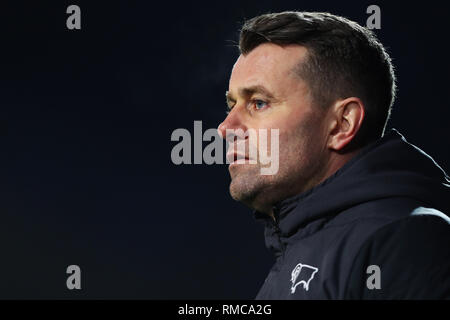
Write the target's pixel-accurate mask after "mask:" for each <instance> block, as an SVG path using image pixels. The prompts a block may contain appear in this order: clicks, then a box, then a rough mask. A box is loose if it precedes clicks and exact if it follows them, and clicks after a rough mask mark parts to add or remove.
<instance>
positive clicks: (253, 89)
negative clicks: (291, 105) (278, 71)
mask: <svg viewBox="0 0 450 320" xmlns="http://www.w3.org/2000/svg"><path fill="white" fill-rule="evenodd" d="M255 93H259V94H262V95H264V96H266V97H268V98H272V99H273V98H274V95H273V94H272V93H271V92H270V91H269V90H268V89H267V88H266V87H264V86H262V85H255V86H250V87H247V88H240V89H239V95H241V96H244V97H250V96H252V95H254V94H255Z"/></svg>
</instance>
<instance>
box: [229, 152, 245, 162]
mask: <svg viewBox="0 0 450 320" xmlns="http://www.w3.org/2000/svg"><path fill="white" fill-rule="evenodd" d="M227 161H228V162H229V163H230V164H232V163H248V161H249V157H248V156H246V155H243V154H241V153H237V152H228V153H227Z"/></svg>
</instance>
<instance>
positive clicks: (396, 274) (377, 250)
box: [345, 207, 450, 299]
mask: <svg viewBox="0 0 450 320" xmlns="http://www.w3.org/2000/svg"><path fill="white" fill-rule="evenodd" d="M449 244H450V219H449V217H448V216H447V215H446V214H444V213H443V212H441V211H439V210H436V209H434V208H426V207H417V208H415V209H414V210H412V211H411V212H410V214H409V215H408V216H406V217H403V218H400V219H396V220H394V221H392V222H390V223H387V224H385V225H384V226H382V227H381V228H379V229H378V230H376V231H375V232H373V233H371V234H370V235H369V236H368V238H367V239H366V240H365V241H364V243H363V245H362V246H361V248H360V250H359V252H358V253H357V255H356V256H355V259H354V261H353V265H352V268H351V271H350V276H349V280H348V282H347V289H346V294H345V298H350V299H444V298H447V299H448V298H450V282H449V281H448V279H449V278H450V250H448V245H449ZM376 273H378V274H376ZM376 282H378V283H376Z"/></svg>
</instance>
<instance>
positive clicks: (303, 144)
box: [218, 44, 327, 212]
mask: <svg viewBox="0 0 450 320" xmlns="http://www.w3.org/2000/svg"><path fill="white" fill-rule="evenodd" d="M306 53H307V50H306V49H305V48H304V47H302V46H297V45H292V46H286V47H280V46H277V45H274V44H262V45H259V46H258V47H256V48H255V49H253V50H252V51H251V52H250V53H248V54H247V55H246V56H243V55H241V56H240V57H239V58H238V60H237V61H236V63H235V65H234V67H233V71H232V73H231V78H230V82H229V90H228V93H227V100H228V105H229V107H231V111H230V113H229V114H228V116H227V117H226V119H225V120H224V121H223V122H222V123H221V124H220V125H219V128H218V130H219V133H220V135H221V136H222V137H224V138H227V140H228V142H230V146H229V152H228V158H229V159H230V158H231V159H230V160H233V159H232V158H233V147H236V146H238V148H239V145H241V144H245V145H246V150H247V152H246V154H245V156H246V157H249V153H248V151H249V150H250V148H252V147H253V148H255V149H256V150H258V154H259V152H261V150H259V149H258V148H259V143H258V141H259V140H260V139H261V137H260V136H258V137H257V139H256V140H255V139H249V137H248V136H244V135H235V136H230V135H229V136H228V137H227V135H226V130H227V129H228V130H237V129H241V130H243V131H244V132H245V131H247V130H249V129H255V130H256V132H258V129H267V132H268V135H267V137H268V139H267V141H268V145H267V149H268V150H264V152H267V153H268V154H269V155H270V153H271V152H270V151H271V141H270V136H271V135H270V133H271V131H272V130H273V129H278V130H279V157H278V160H279V168H278V171H277V172H276V173H275V174H273V175H262V174H261V168H262V167H264V166H266V165H263V164H262V163H261V161H260V159H259V157H258V158H257V159H254V160H256V162H257V163H256V164H249V163H245V164H240V163H231V164H230V166H229V172H230V175H231V179H232V181H231V184H230V193H231V195H232V197H233V198H234V199H235V200H237V201H241V202H243V203H245V204H247V205H249V206H250V207H252V208H254V209H257V210H260V211H263V212H270V210H271V207H272V205H273V204H275V203H276V202H278V201H281V200H284V199H286V198H287V197H289V196H293V195H296V194H299V193H301V192H302V191H305V190H307V189H309V188H310V187H312V186H314V185H315V184H316V183H317V182H318V181H319V180H320V178H321V175H322V174H323V170H324V166H325V163H326V161H327V152H326V147H325V143H326V128H325V125H324V123H325V121H324V117H325V113H324V111H321V110H320V108H319V107H317V106H314V105H313V101H312V96H311V92H310V89H309V86H308V85H307V83H306V82H305V81H304V80H302V79H301V78H300V77H299V76H298V75H297V74H296V73H295V68H296V66H298V64H299V62H301V61H302V60H303V59H305V57H306ZM248 144H252V145H251V146H249V145H248ZM273 156H274V155H271V157H273Z"/></svg>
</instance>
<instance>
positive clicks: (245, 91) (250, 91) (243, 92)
mask: <svg viewBox="0 0 450 320" xmlns="http://www.w3.org/2000/svg"><path fill="white" fill-rule="evenodd" d="M238 92H239V95H240V96H242V97H245V98H248V97H251V96H252V95H254V94H255V93H259V94H262V95H264V96H266V97H267V98H270V99H275V97H274V95H273V94H272V93H271V92H270V91H269V90H268V89H266V87H264V86H262V85H255V86H250V87H245V88H240V89H239V90H238ZM225 97H226V99H227V104H228V105H230V103H233V102H236V98H234V97H233V95H232V94H231V93H230V92H229V91H227V92H225Z"/></svg>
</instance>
